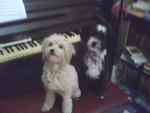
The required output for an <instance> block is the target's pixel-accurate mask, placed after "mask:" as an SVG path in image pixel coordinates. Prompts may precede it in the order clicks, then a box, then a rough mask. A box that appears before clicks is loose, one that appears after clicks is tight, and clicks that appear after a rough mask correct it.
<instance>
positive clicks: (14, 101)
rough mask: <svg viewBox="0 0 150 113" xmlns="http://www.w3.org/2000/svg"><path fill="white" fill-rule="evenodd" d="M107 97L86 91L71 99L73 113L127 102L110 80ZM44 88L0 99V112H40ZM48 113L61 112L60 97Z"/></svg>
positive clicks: (99, 111)
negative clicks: (103, 97)
mask: <svg viewBox="0 0 150 113" xmlns="http://www.w3.org/2000/svg"><path fill="white" fill-rule="evenodd" d="M106 94H107V98H106V100H104V101H101V100H100V99H99V98H98V97H96V96H95V95H94V94H93V93H91V92H88V93H87V94H86V95H85V96H83V97H81V98H80V99H79V100H74V101H73V105H74V107H73V113H104V112H105V111H107V110H109V109H111V108H114V107H116V106H120V105H123V104H126V103H128V102H129V100H128V98H127V96H126V95H125V94H124V93H123V92H122V91H121V90H120V89H118V87H117V86H115V85H114V84H112V83H111V82H110V83H109V84H108V86H107V91H106ZM43 98H44V90H42V89H40V90H38V91H33V92H30V93H26V94H23V95H19V96H15V97H9V98H7V99H2V100H0V107H1V108H0V113H42V112H41V110H40V109H41V106H42V103H43ZM57 100H58V101H57V102H56V103H55V106H54V108H53V109H52V110H51V111H50V112H48V113H61V102H60V99H57Z"/></svg>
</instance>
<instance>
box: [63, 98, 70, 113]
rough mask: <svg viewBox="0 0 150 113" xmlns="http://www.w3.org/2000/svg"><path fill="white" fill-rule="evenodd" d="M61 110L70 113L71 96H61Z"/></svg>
mask: <svg viewBox="0 0 150 113" xmlns="http://www.w3.org/2000/svg"><path fill="white" fill-rule="evenodd" d="M62 112H63V113H72V99H71V96H63V103H62Z"/></svg>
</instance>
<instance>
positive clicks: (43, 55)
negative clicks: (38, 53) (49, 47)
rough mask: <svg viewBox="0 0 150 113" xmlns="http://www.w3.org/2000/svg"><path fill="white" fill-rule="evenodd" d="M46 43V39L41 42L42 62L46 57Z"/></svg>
mask: <svg viewBox="0 0 150 113" xmlns="http://www.w3.org/2000/svg"><path fill="white" fill-rule="evenodd" d="M46 43H47V38H45V39H44V40H43V42H42V60H43V61H45V60H46V55H45V52H44V50H45V48H46Z"/></svg>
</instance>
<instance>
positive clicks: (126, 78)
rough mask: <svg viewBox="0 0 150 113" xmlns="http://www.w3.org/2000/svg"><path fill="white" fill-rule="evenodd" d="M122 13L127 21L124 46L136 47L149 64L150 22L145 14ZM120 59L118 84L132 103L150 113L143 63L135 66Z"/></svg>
mask: <svg viewBox="0 0 150 113" xmlns="http://www.w3.org/2000/svg"><path fill="white" fill-rule="evenodd" d="M123 13H124V15H125V19H126V21H128V31H127V35H126V38H125V46H131V45H133V46H136V47H137V48H138V49H140V50H141V52H142V53H143V55H144V56H145V57H146V59H147V60H148V61H147V62H149V61H150V20H146V19H145V14H146V12H144V11H139V10H135V9H126V10H125V11H124V12H123ZM122 53H123V51H122ZM120 59H121V64H122V68H121V69H120V70H121V71H120V73H119V77H118V78H117V79H118V82H119V83H121V84H123V85H124V87H126V88H125V89H126V91H125V92H127V93H128V95H129V96H130V97H131V98H132V101H133V102H135V103H136V104H137V105H138V106H140V107H141V108H143V109H144V110H145V111H147V112H150V73H147V72H145V71H143V70H144V64H145V63H143V64H140V65H138V66H137V65H136V64H133V63H132V62H131V61H130V60H128V58H125V57H122V56H121V57H120ZM149 70H150V68H149ZM149 72H150V71H149ZM127 90H128V91H127Z"/></svg>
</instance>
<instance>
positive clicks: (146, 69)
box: [143, 62, 150, 75]
mask: <svg viewBox="0 0 150 113" xmlns="http://www.w3.org/2000/svg"><path fill="white" fill-rule="evenodd" d="M143 71H144V72H145V73H147V74H148V75H150V62H148V63H145V64H144V68H143Z"/></svg>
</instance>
